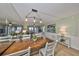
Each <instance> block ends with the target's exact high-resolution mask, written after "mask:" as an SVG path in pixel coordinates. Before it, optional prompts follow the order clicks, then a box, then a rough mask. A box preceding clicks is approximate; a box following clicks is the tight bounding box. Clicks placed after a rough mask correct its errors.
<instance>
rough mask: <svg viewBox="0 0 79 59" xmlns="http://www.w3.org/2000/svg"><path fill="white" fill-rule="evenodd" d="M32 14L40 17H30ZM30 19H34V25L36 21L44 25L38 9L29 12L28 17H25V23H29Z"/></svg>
mask: <svg viewBox="0 0 79 59" xmlns="http://www.w3.org/2000/svg"><path fill="white" fill-rule="evenodd" d="M32 13H35V14H36V15H37V16H38V17H36V16H35V15H33V16H30V15H31V14H32ZM28 18H32V19H33V23H34V24H35V23H36V21H39V23H40V24H41V23H42V19H41V17H40V15H39V14H38V10H36V9H32V10H31V12H29V13H28V14H27V15H26V17H25V21H26V22H28Z"/></svg>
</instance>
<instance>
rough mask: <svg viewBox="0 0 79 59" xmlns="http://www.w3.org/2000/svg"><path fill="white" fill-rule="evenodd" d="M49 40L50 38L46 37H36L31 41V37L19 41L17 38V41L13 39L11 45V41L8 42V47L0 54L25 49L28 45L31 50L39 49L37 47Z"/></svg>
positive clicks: (39, 47) (42, 45)
mask: <svg viewBox="0 0 79 59" xmlns="http://www.w3.org/2000/svg"><path fill="white" fill-rule="evenodd" d="M49 41H50V40H49V39H47V38H46V39H43V38H38V39H37V40H36V41H33V40H32V39H26V40H21V41H20V40H18V41H15V42H14V43H13V44H12V45H11V44H10V43H11V42H9V43H8V45H9V46H10V47H9V48H7V49H6V51H5V52H3V53H2V56H4V55H8V54H11V53H15V52H17V51H21V50H24V49H27V48H28V47H31V52H34V51H39V49H41V48H42V47H44V46H45V44H46V42H49ZM8 45H7V46H8ZM7 46H6V47H7ZM4 47H5V46H4ZM2 50H4V49H2Z"/></svg>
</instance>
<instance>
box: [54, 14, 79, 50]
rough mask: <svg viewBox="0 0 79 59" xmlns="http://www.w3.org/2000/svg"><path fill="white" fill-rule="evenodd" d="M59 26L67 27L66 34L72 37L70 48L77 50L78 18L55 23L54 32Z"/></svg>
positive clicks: (73, 17) (78, 44)
mask: <svg viewBox="0 0 79 59" xmlns="http://www.w3.org/2000/svg"><path fill="white" fill-rule="evenodd" d="M61 26H67V33H68V34H69V35H70V36H71V37H72V39H71V47H72V48H74V49H77V50H79V16H78V15H77V16H72V17H67V18H63V19H60V20H58V21H56V32H57V33H59V28H60V27H61Z"/></svg>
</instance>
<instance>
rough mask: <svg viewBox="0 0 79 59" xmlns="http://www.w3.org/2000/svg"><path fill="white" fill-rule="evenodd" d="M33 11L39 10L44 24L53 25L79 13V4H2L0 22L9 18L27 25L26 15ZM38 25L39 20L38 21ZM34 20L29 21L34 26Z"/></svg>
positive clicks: (13, 21) (0, 4)
mask: <svg viewBox="0 0 79 59" xmlns="http://www.w3.org/2000/svg"><path fill="white" fill-rule="evenodd" d="M32 9H36V10H38V14H39V15H40V18H41V19H42V21H43V23H44V24H49V23H50V24H52V23H53V22H54V21H56V20H59V19H61V18H64V17H69V16H72V15H76V14H78V13H79V4H78V3H70V4H68V3H0V22H3V23H4V22H5V19H6V18H7V19H8V20H9V21H10V22H12V23H19V24H24V23H25V17H26V15H27V14H28V13H29V12H31V10H32ZM31 16H34V14H31ZM36 21H37V23H38V20H36ZM32 23H33V19H28V24H32Z"/></svg>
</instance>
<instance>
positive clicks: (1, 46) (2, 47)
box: [0, 42, 13, 55]
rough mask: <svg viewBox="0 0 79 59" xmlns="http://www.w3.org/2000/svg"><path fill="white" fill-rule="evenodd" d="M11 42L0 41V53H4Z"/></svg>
mask: <svg viewBox="0 0 79 59" xmlns="http://www.w3.org/2000/svg"><path fill="white" fill-rule="evenodd" d="M11 44H13V42H2V43H1V42H0V55H1V54H2V53H4V52H5V51H6V50H7V49H8V48H9V47H10V46H11Z"/></svg>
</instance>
